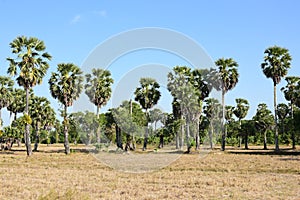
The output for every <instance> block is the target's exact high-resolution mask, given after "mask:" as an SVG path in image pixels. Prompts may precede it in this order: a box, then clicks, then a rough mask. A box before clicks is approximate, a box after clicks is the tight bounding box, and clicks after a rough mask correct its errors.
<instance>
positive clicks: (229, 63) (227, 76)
mask: <svg viewBox="0 0 300 200" xmlns="http://www.w3.org/2000/svg"><path fill="white" fill-rule="evenodd" d="M215 64H216V66H217V67H218V72H219V76H220V81H221V84H220V85H219V86H218V87H217V88H215V89H216V90H221V91H222V108H223V109H222V121H223V123H222V124H223V129H224V130H223V133H222V151H225V143H226V134H227V133H226V129H225V128H224V125H225V94H226V93H227V92H228V91H229V90H232V89H233V88H234V87H235V86H236V84H237V83H238V80H239V79H238V78H239V74H238V71H237V67H238V63H237V62H236V61H234V60H233V59H232V58H226V59H225V58H220V59H218V60H217V61H216V62H215Z"/></svg>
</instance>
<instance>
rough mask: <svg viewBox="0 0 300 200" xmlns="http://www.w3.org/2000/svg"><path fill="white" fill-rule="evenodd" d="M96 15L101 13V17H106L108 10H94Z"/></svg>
mask: <svg viewBox="0 0 300 200" xmlns="http://www.w3.org/2000/svg"><path fill="white" fill-rule="evenodd" d="M94 14H95V15H99V16H101V17H106V16H107V12H106V10H99V11H94Z"/></svg>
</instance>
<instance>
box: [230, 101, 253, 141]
mask: <svg viewBox="0 0 300 200" xmlns="http://www.w3.org/2000/svg"><path fill="white" fill-rule="evenodd" d="M235 102H236V104H237V105H236V107H235V109H234V111H233V113H234V115H235V116H236V117H237V118H238V119H239V129H240V133H239V147H241V145H242V133H241V130H242V119H243V118H245V117H246V115H247V114H248V110H249V103H248V101H247V100H246V99H241V98H238V99H236V100H235Z"/></svg>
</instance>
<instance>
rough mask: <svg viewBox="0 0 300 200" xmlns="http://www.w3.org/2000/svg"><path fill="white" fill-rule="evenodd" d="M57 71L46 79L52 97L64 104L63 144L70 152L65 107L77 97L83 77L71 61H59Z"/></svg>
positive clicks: (71, 103)
mask: <svg viewBox="0 0 300 200" xmlns="http://www.w3.org/2000/svg"><path fill="white" fill-rule="evenodd" d="M57 66H58V67H57V72H52V75H51V77H50V79H49V81H48V83H49V85H50V92H51V95H52V97H53V98H55V99H58V101H59V102H60V103H61V104H62V105H63V106H64V110H63V118H64V120H63V125H64V139H65V141H64V146H65V153H66V154H69V153H70V145H69V139H68V135H69V134H68V124H69V121H68V117H67V116H68V115H67V109H68V107H70V106H72V105H73V103H74V101H75V100H77V99H78V98H79V95H80V93H81V91H82V88H83V85H82V82H83V77H82V71H81V70H80V68H79V67H77V66H76V65H75V64H73V63H61V64H58V65H57Z"/></svg>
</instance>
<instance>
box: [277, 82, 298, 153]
mask: <svg viewBox="0 0 300 200" xmlns="http://www.w3.org/2000/svg"><path fill="white" fill-rule="evenodd" d="M285 80H286V82H287V85H286V86H285V87H282V88H281V91H282V92H283V93H284V97H285V99H286V100H287V101H289V102H290V105H291V118H292V121H294V106H295V104H296V102H297V100H298V99H299V98H300V90H299V88H300V77H296V76H288V77H286V78H285ZM297 88H298V89H297ZM293 127H295V124H294V123H293ZM292 143H293V149H295V148H296V141H295V130H292Z"/></svg>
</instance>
